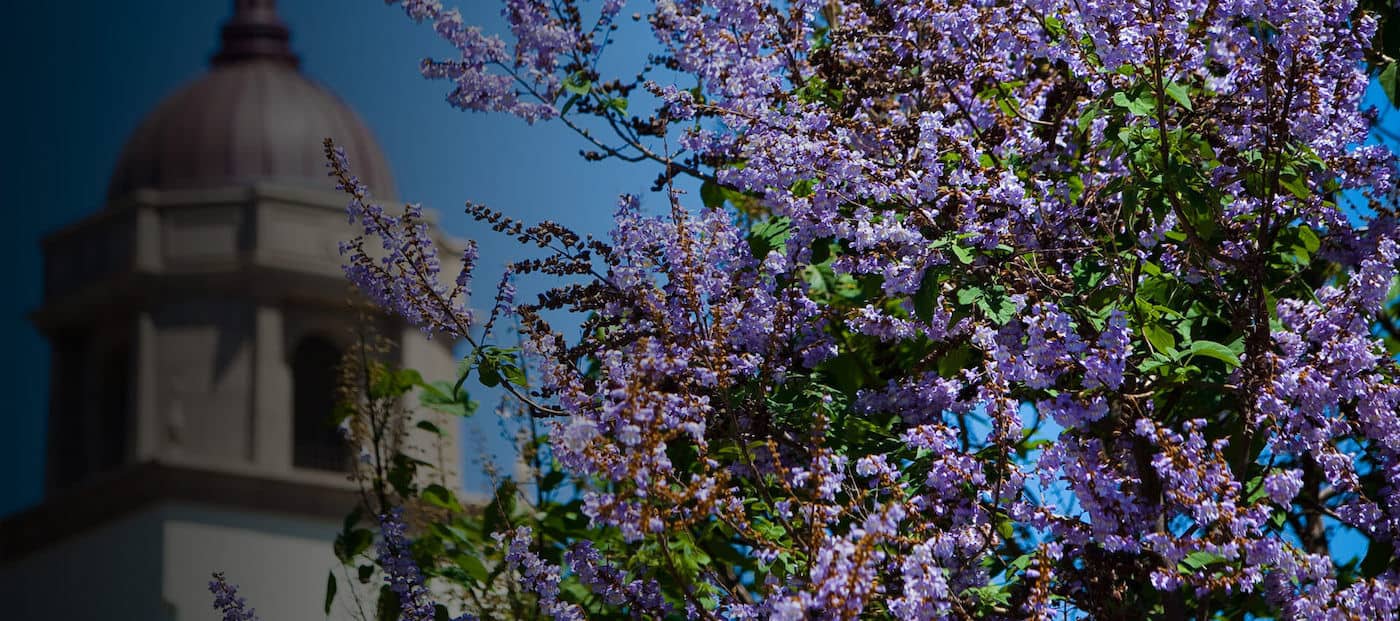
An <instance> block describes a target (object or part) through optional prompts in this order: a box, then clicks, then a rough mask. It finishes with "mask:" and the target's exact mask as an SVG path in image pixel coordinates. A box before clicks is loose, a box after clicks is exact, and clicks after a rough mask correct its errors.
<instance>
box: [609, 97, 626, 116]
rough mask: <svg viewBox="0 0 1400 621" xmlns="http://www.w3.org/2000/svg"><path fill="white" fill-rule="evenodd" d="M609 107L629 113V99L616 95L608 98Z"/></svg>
mask: <svg viewBox="0 0 1400 621" xmlns="http://www.w3.org/2000/svg"><path fill="white" fill-rule="evenodd" d="M608 107H609V108H612V109H613V110H617V111H618V112H621V113H622V114H627V100H626V99H624V98H622V97H614V98H612V99H609V100H608Z"/></svg>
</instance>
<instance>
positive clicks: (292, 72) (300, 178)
mask: <svg viewBox="0 0 1400 621" xmlns="http://www.w3.org/2000/svg"><path fill="white" fill-rule="evenodd" d="M288 39H289V36H288V31H287V28H286V26H285V25H283V24H282V21H281V20H280V19H278V17H277V13H276V9H275V7H274V2H273V0H235V2H234V15H233V18H232V19H230V20H229V21H228V23H226V24H225V25H224V27H223V46H222V48H221V49H220V50H219V52H218V53H217V54H215V56H214V58H213V62H212V65H213V66H212V68H211V69H210V71H209V72H208V73H206V74H205V75H203V76H201V77H200V78H198V79H197V80H195V81H194V82H193V83H191V84H189V85H187V86H185V87H184V88H182V89H180V90H179V91H177V92H176V93H175V94H174V95H171V96H170V97H168V98H167V99H166V100H165V101H164V102H162V103H161V104H160V105H159V106H157V107H156V109H155V110H154V111H153V112H151V114H150V115H149V116H147V117H146V119H145V120H143V121H142V122H141V124H140V126H138V127H137V129H136V132H135V133H134V134H132V136H131V138H130V139H128V140H127V143H126V146H125V147H124V148H123V149H122V154H121V157H120V159H119V160H118V161H117V166H116V169H115V170H114V172H113V174H112V180H111V183H110V184H109V185H108V187H107V197H108V198H109V199H115V198H120V197H122V196H125V195H127V194H128V193H130V192H133V191H135V190H138V189H142V188H152V189H159V190H170V189H191V188H214V187H226V186H231V185H242V184H248V183H254V182H272V183H280V184H287V185H296V186H302V187H308V188H316V189H326V190H330V189H333V188H334V183H333V181H332V180H331V179H330V177H328V176H326V159H325V154H324V151H323V148H322V141H323V140H325V139H326V138H327V137H329V138H333V139H335V141H336V143H337V144H339V145H340V146H342V147H344V149H345V152H346V154H347V156H348V157H349V158H350V164H351V166H353V167H354V171H355V174H356V175H358V176H359V177H360V179H361V180H362V181H364V182H365V183H366V184H368V185H369V187H370V190H371V191H373V192H374V193H375V194H376V195H378V196H382V197H392V196H394V192H395V189H394V181H393V176H392V175H391V174H390V172H389V166H388V163H387V162H386V161H385V158H384V154H383V153H382V152H381V151H380V150H379V145H378V144H377V143H376V142H375V140H374V137H373V136H372V135H371V134H370V131H369V129H368V128H367V127H365V125H364V123H363V122H362V121H360V118H359V116H358V115H356V114H355V112H354V111H353V110H351V109H350V108H349V106H346V105H345V104H344V103H343V102H341V101H340V99H339V98H337V97H336V96H335V95H334V94H332V93H331V92H330V91H328V90H326V89H325V88H324V87H322V86H320V85H318V84H316V83H314V82H312V81H311V80H309V79H307V78H306V76H304V75H302V74H301V72H300V71H299V70H298V68H297V64H298V63H297V58H296V56H295V55H294V54H292V53H291V51H290V48H289V47H288V45H287V41H288Z"/></svg>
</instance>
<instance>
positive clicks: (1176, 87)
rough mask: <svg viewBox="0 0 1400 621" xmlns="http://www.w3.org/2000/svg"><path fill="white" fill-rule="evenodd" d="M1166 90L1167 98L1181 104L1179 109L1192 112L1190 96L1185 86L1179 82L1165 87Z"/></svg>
mask: <svg viewBox="0 0 1400 621" xmlns="http://www.w3.org/2000/svg"><path fill="white" fill-rule="evenodd" d="M1166 90H1167V96H1168V97H1171V98H1172V99H1174V100H1176V103H1179V104H1181V107H1183V108H1186V109H1187V110H1192V108H1191V96H1190V95H1189V94H1188V93H1187V92H1186V86H1185V85H1183V84H1181V83H1180V82H1172V83H1170V84H1168V85H1167V89H1166Z"/></svg>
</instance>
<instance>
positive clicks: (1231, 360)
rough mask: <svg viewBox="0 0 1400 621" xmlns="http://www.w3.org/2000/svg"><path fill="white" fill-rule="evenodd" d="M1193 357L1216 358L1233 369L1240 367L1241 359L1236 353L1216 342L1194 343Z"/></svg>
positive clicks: (1192, 346) (1192, 345) (1192, 348)
mask: <svg viewBox="0 0 1400 621" xmlns="http://www.w3.org/2000/svg"><path fill="white" fill-rule="evenodd" d="M1191 355H1193V356H1205V357H1207V358H1214V359H1216V360H1219V361H1221V362H1224V363H1225V364H1226V365H1228V366H1229V367H1230V368H1232V369H1233V368H1235V367H1238V366H1240V357H1239V356H1237V355H1235V352H1233V351H1231V350H1230V348H1229V347H1226V346H1224V345H1222V344H1220V343H1217V342H1215V341H1192V342H1191Z"/></svg>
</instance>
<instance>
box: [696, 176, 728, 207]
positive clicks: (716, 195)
mask: <svg viewBox="0 0 1400 621" xmlns="http://www.w3.org/2000/svg"><path fill="white" fill-rule="evenodd" d="M700 202H702V203H704V204H705V206H706V207H709V208H710V209H719V208H720V207H723V206H724V188H721V187H720V185H719V184H718V183H715V182H713V181H706V182H704V183H702V184H700Z"/></svg>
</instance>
